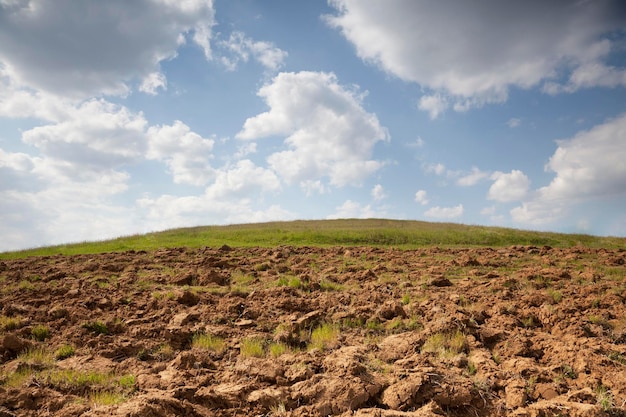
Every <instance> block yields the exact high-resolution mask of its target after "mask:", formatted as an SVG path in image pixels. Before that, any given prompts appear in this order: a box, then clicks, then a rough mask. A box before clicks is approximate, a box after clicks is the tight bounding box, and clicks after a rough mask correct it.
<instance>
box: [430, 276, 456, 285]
mask: <svg viewBox="0 0 626 417" xmlns="http://www.w3.org/2000/svg"><path fill="white" fill-rule="evenodd" d="M428 284H429V285H430V286H433V287H450V286H452V282H451V281H450V280H449V279H448V278H446V277H435V278H433V279H431V280H430V282H429V283H428Z"/></svg>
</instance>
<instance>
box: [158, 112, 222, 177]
mask: <svg viewBox="0 0 626 417" xmlns="http://www.w3.org/2000/svg"><path fill="white" fill-rule="evenodd" d="M147 136H148V138H149V146H148V152H147V154H146V157H147V158H148V159H156V160H160V161H164V162H165V163H166V165H167V166H168V168H169V170H170V172H171V174H172V176H173V177H174V182H175V183H178V184H193V185H204V184H206V183H207V182H208V181H209V180H210V179H211V178H212V177H213V169H212V168H211V166H210V164H209V160H210V159H211V158H212V154H211V150H212V149H213V144H214V142H215V141H214V140H213V139H208V138H203V137H202V136H200V135H198V134H197V133H195V132H192V131H191V129H189V126H187V125H186V124H184V123H183V122H181V121H179V120H177V121H176V122H174V124H173V125H171V126H152V127H150V128H149V129H148V132H147Z"/></svg>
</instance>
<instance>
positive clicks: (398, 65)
mask: <svg viewBox="0 0 626 417" xmlns="http://www.w3.org/2000/svg"><path fill="white" fill-rule="evenodd" d="M330 4H331V5H332V6H333V7H334V8H335V9H336V14H335V15H333V16H327V18H326V20H327V22H328V23H329V24H330V25H331V26H332V27H334V28H337V29H339V30H340V31H341V33H342V34H343V35H344V36H345V37H346V39H348V40H349V41H350V42H351V43H352V44H354V46H355V48H356V52H357V54H358V56H359V57H360V58H362V59H363V60H366V61H368V62H373V63H375V64H377V65H378V66H380V67H381V68H382V69H383V70H385V71H386V72H388V73H390V74H393V75H395V76H397V77H399V78H401V79H403V80H406V81H411V82H416V83H418V84H420V85H421V86H423V87H424V88H426V89H427V90H431V92H430V93H427V94H426V95H425V96H424V97H422V99H421V100H420V102H419V107H420V108H421V109H422V110H425V111H428V112H429V113H430V116H431V117H437V116H438V115H439V114H441V112H442V111H444V109H446V108H447V107H449V106H450V105H453V107H454V109H455V110H457V111H464V110H467V109H469V108H470V107H474V106H481V105H483V104H485V103H493V102H502V101H504V100H506V99H507V97H508V90H509V88H510V87H513V86H515V87H519V88H529V87H533V86H537V85H541V84H542V83H545V84H546V85H547V86H549V88H548V89H549V90H551V91H552V92H559V91H575V90H576V89H578V88H582V87H592V86H616V85H626V71H625V70H624V68H617V67H612V66H610V65H609V64H608V63H607V62H608V59H607V58H608V56H609V54H610V53H611V51H612V50H613V49H614V48H616V47H617V46H616V42H615V41H612V40H611V39H610V38H609V37H608V36H607V34H609V32H611V31H613V30H620V29H621V28H623V24H624V21H625V18H626V8H624V7H622V5H621V2H620V1H619V0H607V1H581V2H571V1H565V0H563V1H551V2H543V1H530V2H515V3H510V2H502V1H498V0H489V1H482V2H478V3H476V2H465V1H457V2H454V3H450V2H417V1H413V0H391V1H386V2H379V1H376V0H330ZM494 33H495V34H496V35H495V36H494ZM604 36H606V37H604ZM559 75H561V78H558V76H559ZM548 83H551V84H548Z"/></svg>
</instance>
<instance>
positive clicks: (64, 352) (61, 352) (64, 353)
mask: <svg viewBox="0 0 626 417" xmlns="http://www.w3.org/2000/svg"><path fill="white" fill-rule="evenodd" d="M75 353H76V349H74V346H72V345H63V346H61V347H60V348H58V349H57V350H55V351H54V359H56V360H63V359H67V358H69V357H70V356H74V354H75Z"/></svg>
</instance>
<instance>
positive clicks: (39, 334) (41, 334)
mask: <svg viewBox="0 0 626 417" xmlns="http://www.w3.org/2000/svg"><path fill="white" fill-rule="evenodd" d="M30 335H31V336H32V337H33V339H35V340H37V341H39V342H43V341H44V340H46V339H47V338H48V337H50V329H49V328H48V326H45V325H43V324H38V325H36V326H34V327H33V328H32V329H31V330H30Z"/></svg>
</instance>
